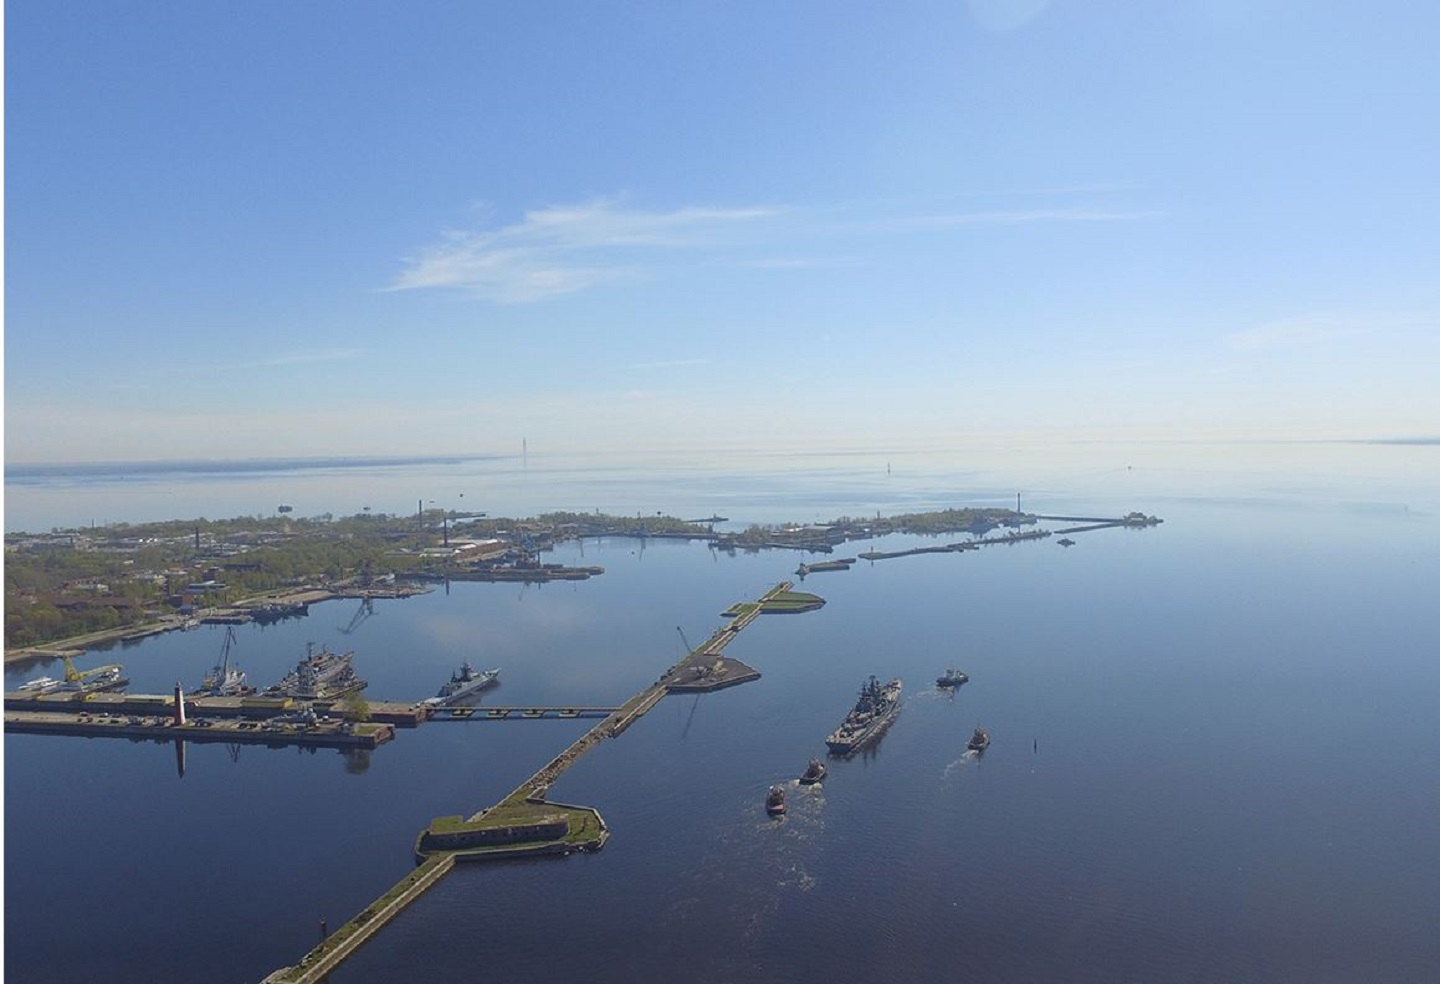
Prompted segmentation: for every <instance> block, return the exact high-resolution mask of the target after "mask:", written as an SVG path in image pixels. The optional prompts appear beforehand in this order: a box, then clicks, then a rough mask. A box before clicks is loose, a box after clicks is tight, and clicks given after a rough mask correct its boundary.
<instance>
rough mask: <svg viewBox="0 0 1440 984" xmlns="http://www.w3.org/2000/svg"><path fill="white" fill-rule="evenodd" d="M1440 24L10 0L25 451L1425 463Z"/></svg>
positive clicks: (16, 442)
mask: <svg viewBox="0 0 1440 984" xmlns="http://www.w3.org/2000/svg"><path fill="white" fill-rule="evenodd" d="M1437 36H1440V6H1436V5H1434V4H1429V3H1423V2H1418V0H1416V2H1391V0H1377V2H1374V3H1369V4H1355V3H1353V2H1330V0H1171V2H1165V3H1143V4H1142V3H1135V2H1133V0H1049V2H1047V0H969V2H945V3H929V2H907V0H896V2H892V3H887V4H858V3H857V4H834V3H830V4H821V3H816V2H793V3H775V2H773V0H771V2H765V3H751V2H735V3H724V4H716V3H695V2H685V0H663V2H653V3H652V2H643V0H639V2H626V3H607V2H601V0H586V2H566V0H555V2H545V3H523V4H477V3H470V2H437V0H412V2H409V3H404V4H398V3H389V2H386V3H378V2H366V0H344V2H340V0H328V2H327V0H316V2H311V3H303V4H297V3H293V2H288V0H284V2H282V0H251V2H245V3H194V2H191V0H173V2H163V0H143V2H126V0H68V2H66V3H58V4H57V3H54V2H51V0H44V2H40V0H7V2H6V4H5V73H4V75H5V334H4V347H5V352H4V355H5V454H6V458H7V461H10V462H64V461H146V460H164V459H192V458H230V457H287V456H297V457H298V456H313V455H320V456H329V455H393V454H415V453H423V454H466V453H489V452H496V451H513V450H518V449H519V448H520V447H521V445H522V442H525V443H526V445H528V448H529V449H530V451H531V453H536V452H537V451H541V450H544V449H547V448H549V449H558V450H576V449H583V450H588V451H601V452H603V451H606V450H627V451H634V450H636V449H653V450H670V449H682V450H683V449H688V450H691V451H695V450H703V449H706V448H745V447H753V448H767V449H774V450H777V451H787V450H801V449H804V448H809V447H816V446H826V447H843V446H849V445H855V446H889V445H892V444H894V445H901V444H908V443H919V444H923V443H925V442H932V443H936V444H945V445H947V446H963V445H964V444H965V442H967V441H970V440H975V439H978V438H984V439H987V440H995V439H1001V440H1003V439H1006V438H1008V437H1015V438H1016V439H1020V438H1023V437H1035V436H1041V437H1046V438H1052V439H1057V440H1069V439H1174V440H1194V439H1230V438H1238V439H1284V440H1369V439H1380V440H1384V439H1396V438H1400V439H1416V438H1420V439H1424V438H1433V437H1435V436H1437V435H1440V386H1437V385H1436V383H1435V380H1436V378H1437V368H1440V193H1437V185H1440V179H1437V176H1440V126H1437V125H1436V119H1435V113H1436V106H1440V69H1437V68H1436V67H1435V50H1434V39H1435V38H1436V37H1437Z"/></svg>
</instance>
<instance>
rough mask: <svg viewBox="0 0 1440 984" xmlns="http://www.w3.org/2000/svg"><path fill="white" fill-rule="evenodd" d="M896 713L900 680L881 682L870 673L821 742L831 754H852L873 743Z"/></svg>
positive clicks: (898, 710)
mask: <svg viewBox="0 0 1440 984" xmlns="http://www.w3.org/2000/svg"><path fill="white" fill-rule="evenodd" d="M898 713H900V681H899V679H894V680H891V681H890V682H889V683H886V684H882V683H880V681H879V680H878V679H877V678H875V677H873V676H872V677H871V678H870V679H869V680H866V681H865V683H864V684H863V685H862V686H861V687H860V697H859V699H858V700H856V702H855V706H854V707H852V708H851V709H850V713H849V714H847V715H845V720H844V721H842V722H841V723H840V727H838V728H836V729H835V731H834V733H833V734H831V735H830V737H829V738H826V739H825V745H826V746H827V747H828V748H829V749H830V754H831V755H854V754H855V753H856V752H858V751H860V750H861V749H863V748H865V747H867V746H869V745H871V744H873V743H875V742H876V741H878V740H879V739H880V736H881V735H883V734H884V733H885V729H886V728H888V727H890V724H891V722H893V721H894V720H895V715H896V714H898Z"/></svg>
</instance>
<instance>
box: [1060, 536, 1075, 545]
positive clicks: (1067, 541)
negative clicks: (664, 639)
mask: <svg viewBox="0 0 1440 984" xmlns="http://www.w3.org/2000/svg"><path fill="white" fill-rule="evenodd" d="M1055 542H1056V543H1058V544H1060V546H1062V547H1073V546H1075V541H1074V540H1072V539H1070V538H1069V537H1068V536H1066V537H1061V538H1060V539H1058V540H1056V541H1055Z"/></svg>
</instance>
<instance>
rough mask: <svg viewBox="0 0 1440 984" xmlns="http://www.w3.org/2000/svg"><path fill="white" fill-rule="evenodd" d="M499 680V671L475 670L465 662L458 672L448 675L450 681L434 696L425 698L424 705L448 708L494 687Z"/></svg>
mask: <svg viewBox="0 0 1440 984" xmlns="http://www.w3.org/2000/svg"><path fill="white" fill-rule="evenodd" d="M499 679H500V671H499V670H477V669H475V667H473V666H471V665H470V661H469V660H466V661H465V662H463V663H461V664H460V669H459V670H457V671H456V672H454V673H452V674H450V679H449V680H448V681H447V682H446V683H445V685H444V686H442V687H441V688H440V690H439V691H438V692H437V693H436V694H435V696H434V697H427V698H425V701H424V703H426V704H429V705H430V706H431V707H449V706H450V705H452V704H458V703H459V702H460V701H462V700H464V699H465V698H466V697H473V696H474V695H475V694H478V693H480V691H482V690H485V689H487V688H489V687H493V686H495V684H496V683H497V682H498V681H499Z"/></svg>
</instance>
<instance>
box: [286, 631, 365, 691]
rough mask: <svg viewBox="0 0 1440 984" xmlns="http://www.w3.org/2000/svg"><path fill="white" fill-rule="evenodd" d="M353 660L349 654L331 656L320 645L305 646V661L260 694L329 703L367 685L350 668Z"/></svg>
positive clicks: (351, 654) (309, 644)
mask: <svg viewBox="0 0 1440 984" xmlns="http://www.w3.org/2000/svg"><path fill="white" fill-rule="evenodd" d="M354 658H355V654H354V653H353V652H343V653H333V652H331V651H330V650H329V649H328V648H326V647H324V646H321V647H320V648H319V649H318V650H317V649H316V648H315V644H314V643H308V644H307V645H306V647H305V658H304V659H302V660H301V661H300V662H299V663H298V664H296V666H295V669H293V670H291V671H290V672H289V673H287V674H285V677H284V678H283V679H282V680H281V681H280V682H279V683H276V684H273V685H271V686H269V687H266V688H265V690H264V691H263V694H264V696H266V697H294V698H296V699H299V700H331V699H334V698H336V697H343V696H345V695H346V694H348V693H353V692H354V691H356V690H364V689H365V687H367V686H368V683H367V682H366V681H364V680H362V679H360V677H359V676H357V675H356V674H355V668H354V667H353V666H351V665H350V661H351V660H353V659H354Z"/></svg>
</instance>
